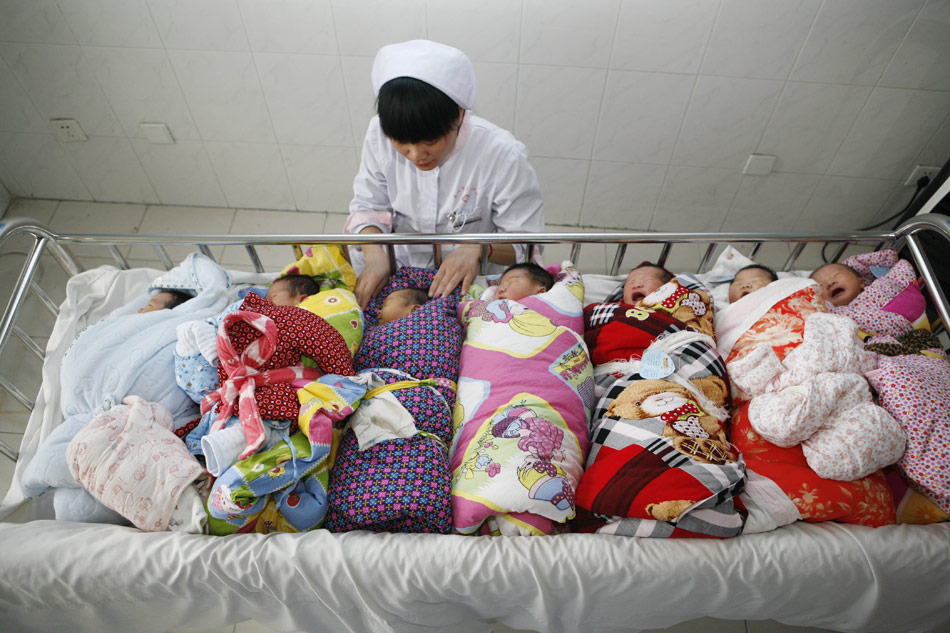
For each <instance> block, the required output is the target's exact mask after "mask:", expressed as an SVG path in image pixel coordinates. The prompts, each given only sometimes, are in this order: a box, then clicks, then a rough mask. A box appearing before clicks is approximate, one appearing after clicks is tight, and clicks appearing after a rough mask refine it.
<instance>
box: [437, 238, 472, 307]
mask: <svg viewBox="0 0 950 633" xmlns="http://www.w3.org/2000/svg"><path fill="white" fill-rule="evenodd" d="M481 258H482V247H481V245H480V244H463V245H462V246H458V247H456V248H455V250H454V251H452V252H451V253H449V254H448V255H447V256H446V257H445V259H443V260H442V265H441V266H439V272H437V273H436V274H435V277H434V278H433V279H432V285H431V286H429V296H430V297H447V296H448V295H450V294H451V293H452V291H453V290H455V287H456V286H458V285H459V284H461V285H462V294H463V295H464V294H465V293H466V292H468V287H469V286H471V285H472V281H474V280H475V275H477V274H478V263H479V261H480V260H481Z"/></svg>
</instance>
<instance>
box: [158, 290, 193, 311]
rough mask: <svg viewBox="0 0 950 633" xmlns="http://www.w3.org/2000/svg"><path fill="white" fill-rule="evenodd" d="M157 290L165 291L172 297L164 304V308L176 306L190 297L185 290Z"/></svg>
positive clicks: (168, 308)
mask: <svg viewBox="0 0 950 633" xmlns="http://www.w3.org/2000/svg"><path fill="white" fill-rule="evenodd" d="M159 292H167V293H168V294H170V295H171V296H172V299H171V300H170V301H168V302H167V303H166V304H165V308H164V309H165V310H171V309H172V308H177V307H178V306H180V305H181V304H183V303H184V302H186V301H188V300H189V299H191V297H192V296H191V295H190V294H188V293H187V292H182V291H180V290H160V291H159Z"/></svg>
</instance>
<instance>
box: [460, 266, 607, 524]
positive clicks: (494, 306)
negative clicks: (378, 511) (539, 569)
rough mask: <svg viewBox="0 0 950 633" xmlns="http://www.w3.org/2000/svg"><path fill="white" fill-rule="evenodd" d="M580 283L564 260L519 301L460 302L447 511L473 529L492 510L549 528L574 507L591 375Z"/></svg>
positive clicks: (584, 443) (590, 396)
mask: <svg viewBox="0 0 950 633" xmlns="http://www.w3.org/2000/svg"><path fill="white" fill-rule="evenodd" d="M583 299H584V284H583V280H582V278H581V275H580V273H578V272H577V270H576V269H575V268H574V266H573V264H571V263H570V262H564V264H563V265H562V268H561V273H560V274H559V275H558V279H557V282H556V283H555V285H554V287H553V288H552V289H551V290H550V291H548V292H545V293H543V294H539V295H534V296H529V297H525V298H523V299H519V300H518V301H510V300H496V301H491V302H487V301H469V302H465V303H463V304H461V305H460V306H459V309H458V312H459V319H460V320H461V321H462V323H463V324H464V325H465V327H466V340H465V345H464V346H463V347H462V356H461V361H460V371H459V375H460V377H459V393H458V401H457V403H456V405H455V424H456V429H455V440H454V445H453V448H452V459H451V466H452V516H453V521H454V523H455V530H456V531H457V532H459V533H462V534H471V533H474V532H476V531H478V530H479V528H480V526H481V525H482V524H483V522H484V521H485V520H486V519H487V518H488V517H491V516H495V517H496V521H507V522H510V523H512V524H513V525H515V526H517V527H518V528H519V530H518V531H519V532H520V533H525V534H551V533H554V532H555V531H556V524H557V523H564V522H565V521H567V520H568V519H570V518H573V516H574V514H575V504H574V495H575V490H576V487H577V483H578V481H579V480H580V476H581V472H582V471H583V468H584V460H585V459H586V457H587V451H588V448H589V439H588V435H589V429H588V420H589V418H590V412H591V409H592V408H593V405H594V379H593V371H592V366H591V363H590V359H589V357H588V355H587V346H586V345H585V344H584V341H583V337H582V333H583V327H584V326H583V319H582V306H583Z"/></svg>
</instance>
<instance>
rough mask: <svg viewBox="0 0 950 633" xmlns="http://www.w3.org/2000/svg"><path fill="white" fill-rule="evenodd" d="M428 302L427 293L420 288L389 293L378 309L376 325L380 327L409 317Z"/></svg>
mask: <svg viewBox="0 0 950 633" xmlns="http://www.w3.org/2000/svg"><path fill="white" fill-rule="evenodd" d="M428 300H429V293H428V292H426V291H425V290H423V289H422V288H403V289H402V290H395V291H393V292H391V293H389V296H388V297H386V299H385V301H383V307H382V308H380V309H379V314H378V315H377V317H376V324H377V325H382V324H384V323H389V322H390V321H395V320H396V319H401V318H403V317H404V316H409V315H410V314H412V313H413V312H415V311H416V310H418V309H419V308H421V307H422V304H424V303H425V302H426V301H428Z"/></svg>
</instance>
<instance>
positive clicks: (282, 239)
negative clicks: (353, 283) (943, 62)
mask: <svg viewBox="0 0 950 633" xmlns="http://www.w3.org/2000/svg"><path fill="white" fill-rule="evenodd" d="M923 232H933V233H936V234H939V235H942V236H943V237H944V239H946V240H947V242H948V244H950V218H947V217H946V216H943V215H937V214H933V213H928V214H924V215H918V216H915V217H913V218H911V219H910V220H908V221H907V222H905V223H904V224H902V225H901V226H900V227H898V228H897V229H895V230H893V231H883V232H851V233H831V232H827V233H808V234H792V233H651V232H603V233H519V234H486V233H469V234H454V235H438V234H435V235H432V234H418V235H401V234H400V235H392V234H389V235H378V234H369V235H359V236H355V235H339V234H336V235H318V234H296V235H118V234H116V235H109V234H78V233H76V234H64V233H55V232H53V231H51V230H50V229H48V228H46V227H44V226H42V225H41V224H39V223H37V222H36V221H35V220H32V219H30V218H19V217H15V218H8V219H3V220H2V221H0V254H3V253H4V252H5V251H4V249H8V250H9V248H10V245H11V240H13V238H15V237H17V236H26V237H27V239H31V240H32V244H31V246H30V247H29V248H28V251H27V253H26V254H25V258H24V262H23V265H22V268H21V269H20V273H19V277H18V279H17V281H16V283H15V285H14V287H13V289H12V291H11V293H10V296H9V299H8V300H7V302H6V307H5V309H4V311H3V316H2V318H0V354H2V353H3V351H4V349H5V348H6V345H7V343H8V342H9V340H10V338H11V337H12V336H15V337H16V338H18V339H19V340H20V341H21V342H22V343H23V345H24V346H25V347H26V348H27V349H28V350H29V351H30V352H32V353H33V354H34V355H35V356H37V357H38V358H39V359H40V361H41V362H42V361H44V360H45V353H44V350H43V348H42V347H41V346H40V345H39V344H38V343H37V342H36V341H35V340H34V338H33V337H31V336H30V335H29V334H28V333H27V332H26V331H25V330H24V329H23V327H21V325H20V324H19V322H18V319H19V318H20V316H21V312H22V307H23V304H24V302H25V300H26V298H27V297H28V296H29V295H30V294H32V295H33V296H35V297H36V298H37V299H38V300H39V301H40V303H41V304H42V305H43V306H45V307H46V309H47V310H49V312H50V313H51V314H52V315H53V316H54V317H56V316H57V315H58V313H59V308H58V306H57V304H56V302H55V301H54V300H53V299H52V298H51V297H50V295H49V294H48V293H47V292H46V291H45V290H44V289H43V288H41V287H40V285H39V284H38V283H37V281H36V274H37V270H38V268H39V266H40V261H41V259H42V258H44V257H49V258H52V259H53V260H54V261H55V262H56V263H57V264H58V265H59V266H60V267H61V268H62V270H63V271H64V272H65V273H66V274H67V275H68V276H70V277H72V276H74V275H77V274H79V273H80V272H82V271H83V270H84V267H83V266H82V264H81V261H80V260H81V258H77V257H76V256H74V255H73V254H72V252H71V251H70V249H69V246H70V245H98V246H101V247H103V248H105V249H107V250H108V252H109V253H110V254H111V256H112V258H113V259H114V261H115V263H116V266H117V267H119V268H120V269H128V268H129V264H128V262H127V261H126V258H125V257H124V256H123V255H122V252H121V251H120V250H119V247H120V246H127V245H150V246H152V247H153V248H154V249H155V251H156V253H157V254H158V257H159V260H160V261H161V263H162V265H163V266H164V267H165V269H166V270H167V269H170V268H172V267H173V266H174V262H172V259H171V258H170V257H169V255H168V253H167V251H166V248H165V247H166V246H172V245H185V246H192V247H196V248H197V249H199V250H200V251H201V252H202V253H204V254H205V255H207V256H209V257H211V258H212V259H214V257H213V256H212V253H211V247H213V246H243V247H244V249H245V252H246V254H247V257H248V260H249V262H250V265H251V266H252V267H253V269H254V270H255V271H256V272H260V273H263V272H266V271H265V267H264V266H263V264H262V263H261V259H260V257H259V255H258V252H257V247H260V246H274V245H287V246H294V245H298V244H313V243H324V244H343V245H357V244H383V245H385V246H386V247H387V249H388V251H389V256H390V260H391V261H393V262H394V259H393V246H394V245H397V244H420V243H421V244H429V245H431V246H432V248H433V253H434V258H435V260H436V262H437V263H438V262H440V261H441V246H442V245H443V244H526V245H527V246H528V250H529V256H530V254H531V253H532V252H533V250H534V249H535V248H536V247H538V246H546V245H557V244H568V245H570V246H571V255H570V259H571V260H572V261H578V258H579V256H580V252H581V249H582V248H583V246H584V245H585V244H614V245H615V246H616V248H615V251H614V255H613V260H612V263H611V265H610V266H609V267H608V270H607V271H606V272H607V273H608V274H610V275H616V274H618V272H619V271H620V267H621V265H622V263H623V260H624V255H625V254H626V251H627V249H628V247H629V246H630V245H634V244H651V245H661V248H660V252H659V254H658V256H657V257H656V258H655V260H654V261H656V262H657V263H659V264H660V265H664V264H665V263H666V262H667V259H668V257H669V255H670V252H671V250H672V248H673V245H675V244H705V245H706V249H705V251H704V254H703V256H702V258H701V261H700V263H699V266H698V267H697V269H696V272H705V271H706V270H707V269H708V267H709V265H710V263H711V262H712V261H713V256H714V255H715V254H716V252H717V250H718V248H719V247H720V246H722V245H723V244H729V243H736V244H750V245H751V248H750V250H749V251H748V253H747V255H748V256H749V257H750V258H753V257H754V256H755V255H756V253H757V252H758V251H759V248H760V247H761V246H762V245H763V244H765V243H770V242H783V243H794V244H795V247H794V248H792V250H791V252H790V254H789V256H788V258H787V259H786V261H785V263H784V265H783V266H782V267H781V270H784V271H789V270H792V269H793V268H794V266H795V263H796V261H797V260H798V258H799V256H800V255H801V253H802V251H803V250H804V248H805V246H806V245H808V244H810V243H821V244H835V245H836V247H835V249H834V251H833V253H832V255H831V257H830V259H829V261H831V262H835V261H838V260H839V259H840V258H841V256H842V255H843V253H844V252H845V249H846V248H847V247H848V246H850V245H855V244H862V245H872V246H873V247H874V248H881V247H885V246H887V247H890V248H894V249H896V250H901V249H902V248H903V247H904V246H906V247H907V249H908V250H909V252H910V254H911V257H912V259H913V262H914V264H915V266H916V267H917V270H918V272H919V273H920V275H921V276H922V277H923V279H924V280H925V282H926V286H927V289H928V291H929V294H930V298H931V300H932V302H933V306H934V309H935V310H936V312H937V314H938V315H939V317H940V319H941V320H942V322H943V324H944V325H946V324H950V304H948V302H947V298H946V296H945V294H944V292H943V289H942V288H941V287H940V284H939V281H938V279H937V277H936V275H935V273H934V270H933V267H932V266H931V264H930V262H929V261H928V259H927V256H926V254H925V253H924V250H923V248H922V246H921V242H920V240H919V239H918V237H917V236H918V234H920V233H923ZM486 265H487V261H485V260H483V261H482V271H483V272H484V271H485V270H486V268H485V267H486ZM583 272H587V273H591V272H596V271H583ZM6 369H7V368H6V367H4V368H0V388H2V389H3V390H4V391H6V392H7V393H9V394H10V395H11V396H12V397H13V398H14V399H15V400H17V401H18V402H19V403H20V404H21V405H23V407H24V408H26V409H27V410H29V411H32V410H33V407H34V404H35V401H34V400H33V399H32V398H30V397H29V396H28V395H27V394H25V393H23V391H22V390H21V389H20V388H18V387H17V386H16V385H14V384H13V382H11V380H10V379H9V378H8V377H7V376H6V375H3V371H5V370H6ZM0 453H2V454H3V455H4V456H5V457H7V458H9V459H11V460H13V461H16V460H17V458H18V454H17V451H16V450H15V449H14V448H13V447H11V446H9V445H8V444H6V443H5V442H3V441H2V440H0Z"/></svg>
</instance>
